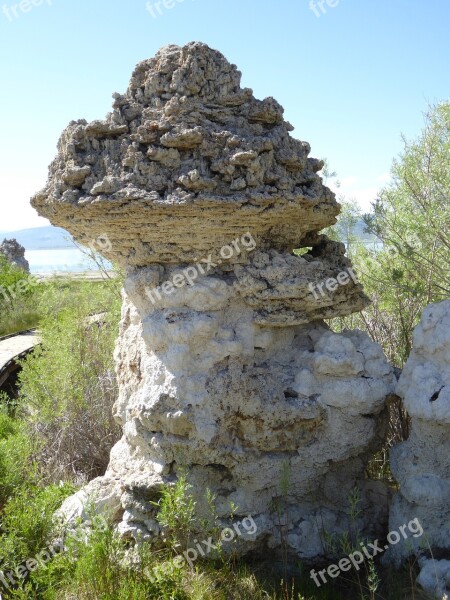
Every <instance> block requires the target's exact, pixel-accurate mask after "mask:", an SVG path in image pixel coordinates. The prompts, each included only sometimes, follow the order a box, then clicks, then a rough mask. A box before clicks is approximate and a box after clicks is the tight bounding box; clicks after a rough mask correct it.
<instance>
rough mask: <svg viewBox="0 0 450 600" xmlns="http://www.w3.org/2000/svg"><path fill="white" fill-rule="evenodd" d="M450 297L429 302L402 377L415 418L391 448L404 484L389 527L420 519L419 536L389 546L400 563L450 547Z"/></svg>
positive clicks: (400, 391)
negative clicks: (402, 439)
mask: <svg viewBox="0 0 450 600" xmlns="http://www.w3.org/2000/svg"><path fill="white" fill-rule="evenodd" d="M449 332H450V300H446V301H444V302H440V303H438V304H430V305H429V306H428V307H427V308H426V309H425V311H424V313H423V315H422V319H421V322H420V324H419V325H418V326H417V328H416V330H415V332H414V339H413V350H412V353H411V355H410V357H409V358H408V361H407V363H406V365H405V368H404V370H403V372H402V375H401V377H400V380H399V382H398V386H397V390H396V393H397V394H398V395H399V396H400V397H401V398H403V401H404V404H405V408H406V410H407V411H408V413H409V415H410V417H411V433H410V436H409V438H408V440H407V441H405V442H402V443H401V444H398V445H397V446H395V447H394V448H393V449H392V450H391V469H392V473H393V475H394V477H395V478H396V479H397V481H398V483H399V485H400V492H399V494H397V495H396V497H395V498H394V502H393V504H392V507H391V513H390V529H391V530H394V529H396V528H397V527H399V526H401V525H403V524H405V523H408V522H409V521H410V520H412V519H415V518H417V519H419V521H420V522H421V524H422V527H423V529H424V532H425V533H424V535H423V536H422V537H420V538H411V539H408V543H404V544H398V545H397V546H393V547H392V548H391V550H390V554H391V557H393V558H394V559H395V560H396V561H397V562H401V561H402V560H403V559H404V558H406V557H407V556H409V555H411V554H413V553H415V552H421V553H425V554H426V553H427V552H428V551H429V549H430V548H431V549H432V550H433V555H434V556H435V557H438V556H439V555H440V554H441V553H443V554H445V555H447V556H448V555H449V551H450V335H449Z"/></svg>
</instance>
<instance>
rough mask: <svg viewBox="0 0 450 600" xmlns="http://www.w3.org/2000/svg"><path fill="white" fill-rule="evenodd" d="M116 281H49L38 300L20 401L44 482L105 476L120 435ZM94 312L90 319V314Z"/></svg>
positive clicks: (23, 372) (21, 375) (82, 479)
mask: <svg viewBox="0 0 450 600" xmlns="http://www.w3.org/2000/svg"><path fill="white" fill-rule="evenodd" d="M117 286H118V284H117V282H112V283H107V284H104V283H92V282H91V283H85V282H81V283H77V284H75V285H74V284H63V285H61V283H52V284H48V285H46V287H45V290H44V292H43V294H42V298H41V305H40V312H41V314H42V315H43V316H42V320H41V325H40V330H41V333H42V346H41V347H40V348H38V349H37V350H36V351H35V352H34V353H33V354H32V355H31V356H29V357H28V358H27V359H26V360H25V361H24V362H23V370H22V372H21V374H20V376H19V379H20V401H21V403H22V410H23V411H24V412H26V413H27V415H28V417H27V422H28V424H29V428H30V432H31V436H32V438H33V441H34V444H35V446H36V448H37V449H38V452H39V463H40V465H41V467H42V471H43V473H44V475H45V477H46V480H47V481H48V482H56V481H59V480H60V479H63V480H66V479H71V480H74V481H78V482H81V481H87V480H89V479H92V478H93V477H95V476H97V475H101V474H103V473H104V471H105V469H106V466H107V464H108V461H109V451H110V449H111V447H112V445H113V444H114V443H115V441H116V440H117V439H118V438H119V435H120V429H119V427H118V426H117V424H116V423H115V421H114V419H113V416H112V406H113V403H114V401H115V398H116V396H117V383H116V378H115V372H114V364H113V349H114V342H115V338H116V336H117V331H118V321H119V313H120V296H119V294H118V290H117ZM99 313H101V315H102V316H101V318H100V319H99V320H98V322H97V321H95V320H93V319H91V318H90V315H93V314H99Z"/></svg>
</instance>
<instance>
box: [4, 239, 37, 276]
mask: <svg viewBox="0 0 450 600" xmlns="http://www.w3.org/2000/svg"><path fill="white" fill-rule="evenodd" d="M0 254H3V255H4V256H5V257H6V259H7V261H8V262H9V263H11V264H12V265H14V266H16V267H18V268H19V269H23V270H24V271H26V272H27V273H29V272H30V265H29V264H28V261H27V259H26V258H25V248H24V247H23V246H21V245H20V244H19V242H18V241H17V240H6V239H5V240H3V242H2V244H0Z"/></svg>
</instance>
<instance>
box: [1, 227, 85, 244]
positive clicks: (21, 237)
mask: <svg viewBox="0 0 450 600" xmlns="http://www.w3.org/2000/svg"><path fill="white" fill-rule="evenodd" d="M4 238H6V239H16V240H17V241H18V242H19V244H21V245H22V246H24V247H25V250H63V249H65V248H75V246H74V245H73V243H72V236H71V235H70V233H68V232H67V231H66V230H65V229H61V228H59V227H52V226H51V225H49V226H47V227H35V228H33V229H21V230H19V231H0V244H1V242H2V241H3V239H4Z"/></svg>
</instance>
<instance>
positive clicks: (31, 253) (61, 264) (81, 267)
mask: <svg viewBox="0 0 450 600" xmlns="http://www.w3.org/2000/svg"><path fill="white" fill-rule="evenodd" d="M25 258H26V259H27V261H28V262H29V263H30V271H31V273H35V274H43V273H56V272H59V273H83V272H85V271H98V267H97V265H96V264H95V263H93V262H92V261H90V260H89V259H88V258H87V257H86V256H85V255H84V254H83V253H82V252H80V250H78V249H77V248H63V249H61V250H27V251H26V252H25Z"/></svg>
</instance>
